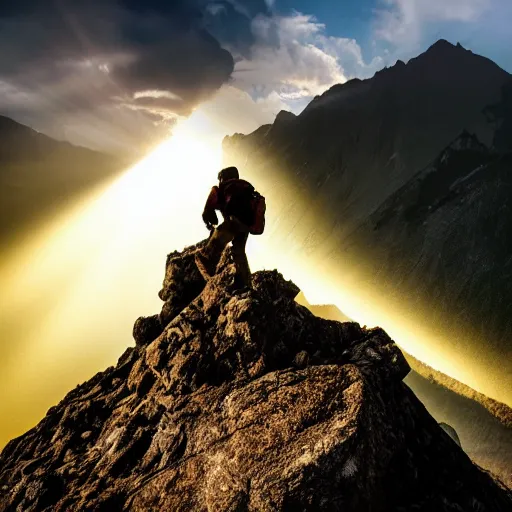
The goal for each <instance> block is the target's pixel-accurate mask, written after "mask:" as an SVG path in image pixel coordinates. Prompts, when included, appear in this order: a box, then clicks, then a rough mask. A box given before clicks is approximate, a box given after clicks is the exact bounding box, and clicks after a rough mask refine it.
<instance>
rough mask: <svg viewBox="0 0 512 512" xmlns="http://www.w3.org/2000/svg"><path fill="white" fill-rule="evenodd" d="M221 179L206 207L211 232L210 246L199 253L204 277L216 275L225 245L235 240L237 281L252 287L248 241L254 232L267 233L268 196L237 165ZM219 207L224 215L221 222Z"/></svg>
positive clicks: (207, 222) (206, 216)
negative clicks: (247, 249)
mask: <svg viewBox="0 0 512 512" xmlns="http://www.w3.org/2000/svg"><path fill="white" fill-rule="evenodd" d="M218 179H219V185H218V186H214V187H213V188H212V190H211V192H210V195H209V196H208V199H207V201H206V204H205V207H204V210H203V221H204V223H205V224H206V227H207V228H208V229H209V230H210V231H211V235H210V238H209V240H208V242H207V244H206V246H205V247H203V249H202V250H200V251H198V252H197V253H196V258H195V259H196V264H197V266H198V268H199V270H200V271H201V273H202V274H203V277H205V278H207V277H211V276H213V275H214V274H215V271H216V268H217V264H218V263H219V260H220V258H221V256H222V253H223V251H224V249H225V248H226V246H227V244H228V243H229V242H232V248H233V252H232V254H233V259H234V262H235V266H236V272H237V275H236V279H237V282H236V285H237V287H240V288H245V287H248V288H250V287H251V271H250V268H249V262H248V261H247V255H246V254H245V245H246V243H247V238H248V237H249V234H250V233H251V234H256V235H258V234H261V233H263V229H264V225H265V198H264V197H263V196H262V195H260V194H258V192H256V191H255V190H254V187H253V186H252V185H251V184H250V183H249V182H248V181H245V180H242V179H240V177H239V174H238V169H237V168H236V167H226V168H225V169H222V170H221V171H220V172H219V174H218ZM215 210H219V211H220V212H221V213H222V217H223V218H224V222H222V224H220V225H219V226H217V224H218V223H219V221H218V218H217V213H216V212H215ZM205 274H206V275H205Z"/></svg>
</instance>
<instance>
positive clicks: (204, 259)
mask: <svg viewBox="0 0 512 512" xmlns="http://www.w3.org/2000/svg"><path fill="white" fill-rule="evenodd" d="M235 233H236V230H235V228H234V227H233V225H232V222H231V221H230V220H226V221H224V222H222V223H221V224H220V225H219V226H218V227H216V228H215V230H214V231H213V233H212V235H211V236H210V239H209V240H208V242H207V244H206V245H205V247H203V249H202V250H200V251H198V252H197V254H196V258H197V259H199V262H200V263H201V264H202V266H203V267H204V268H205V270H206V273H207V274H208V275H209V276H213V275H214V274H215V270H216V268H217V265H218V264H219V261H220V258H221V256H222V253H223V252H224V249H225V248H226V246H227V245H228V243H229V242H231V241H232V240H233V237H234V236H235Z"/></svg>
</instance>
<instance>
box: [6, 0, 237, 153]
mask: <svg viewBox="0 0 512 512" xmlns="http://www.w3.org/2000/svg"><path fill="white" fill-rule="evenodd" d="M6 4H9V5H6ZM11 4H12V5H11ZM204 8H205V2H203V1H202V0H192V1H190V0H174V1H173V2H162V1H159V0H146V1H144V2H143V1H136V0H90V1H89V2H80V3H79V2H71V1H66V0H64V1H60V2H54V1H52V2H45V3H42V2H38V1H37V0H33V1H32V0H23V1H21V2H18V3H17V4H16V5H14V3H10V2H9V3H4V4H2V5H0V47H1V48H3V49H4V51H3V53H2V59H0V82H1V83H2V84H3V88H2V89H0V106H2V107H3V108H2V112H3V113H4V114H8V115H11V116H13V117H15V118H16V119H19V120H23V121H24V122H27V123H28V124H30V125H32V126H34V127H36V128H39V127H44V126H52V125H53V126H55V123H54V122H53V119H55V117H57V118H58V119H60V120H61V123H62V122H64V120H66V122H70V120H71V119H73V120H74V121H73V125H74V126H78V125H79V123H80V119H82V120H83V121H84V122H85V119H87V120H88V121H89V122H90V120H91V115H97V116H98V119H99V121H100V124H101V125H102V126H105V122H104V120H105V119H106V118H107V117H108V115H111V114H112V113H113V112H114V111H117V112H121V111H124V112H123V114H122V115H120V116H119V115H116V116H113V117H112V118H111V119H112V124H113V125H114V123H115V122H116V120H117V119H122V120H123V122H126V121H127V118H132V124H136V125H138V126H143V127H144V129H142V132H141V133H139V134H137V132H138V131H137V129H133V130H128V132H133V133H134V134H135V138H136V139H137V138H138V137H139V136H140V137H145V136H146V135H147V133H148V130H146V128H145V127H146V126H153V125H154V123H155V117H154V116H155V115H158V114H159V113H161V114H162V115H161V119H168V118H169V113H170V112H171V111H172V113H173V114H174V115H175V116H184V115H187V114H189V113H190V112H191V111H192V108H193V107H194V106H195V105H197V104H198V103H200V102H201V101H204V100H205V99H207V98H208V97H210V96H211V95H212V94H213V93H214V92H215V91H216V90H218V89H219V88H220V87H221V86H222V84H224V83H226V82H227V81H228V80H229V78H230V76H231V73H232V71H233V69H234V61H233V57H232V56H231V54H230V53H229V52H228V51H227V50H225V49H223V48H222V47H221V45H220V43H219V42H218V41H217V39H216V38H214V37H213V36H212V35H211V34H210V33H209V32H208V31H207V30H206V29H205V27H204V12H203V10H204ZM7 48H8V49H9V50H8V51H7V50H5V49H7ZM148 91H153V92H154V91H166V92H165V93H164V94H147V93H148ZM21 98H29V99H30V101H28V102H27V101H25V102H24V101H21ZM144 111H146V113H147V122H145V123H142V124H141V123H140V121H141V117H143V115H144ZM107 113H108V115H107ZM45 117H46V121H45ZM171 117H172V116H171ZM45 123H46V124H45ZM43 129H44V128H43ZM112 129H113V131H114V132H116V133H119V131H121V132H123V131H126V130H123V129H120V130H119V129H118V128H117V127H114V126H113V128H112ZM45 131H49V132H50V134H51V135H54V136H57V133H56V130H55V128H53V129H51V130H45ZM57 131H61V132H62V131H66V129H64V127H62V126H61V129H60V130H57ZM67 131H69V130H67ZM75 131H76V130H75ZM149 131H150V130H149ZM104 140H105V138H103V141H102V140H101V139H100V140H99V141H98V142H99V143H100V145H101V143H102V142H104ZM134 142H135V141H134V140H129V139H126V141H125V146H126V147H127V148H129V147H133V144H134Z"/></svg>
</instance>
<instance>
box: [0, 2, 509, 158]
mask: <svg viewBox="0 0 512 512" xmlns="http://www.w3.org/2000/svg"><path fill="white" fill-rule="evenodd" d="M511 19H512V1H510V0H167V1H165V0H87V1H85V0H83V1H80V0H48V1H46V2H41V1H40V0H18V2H2V3H1V4H0V48H1V50H0V51H1V52H2V56H1V58H0V115H6V116H8V117H11V118H13V119H15V120H17V121H19V122H21V123H23V124H27V125H29V126H31V127H33V128H34V129H36V130H38V131H41V132H43V133H46V134H48V135H51V136H53V137H55V138H58V139H62V140H68V141H70V142H72V143H74V144H79V145H84V146H88V147H92V148H95V149H100V150H104V151H109V152H115V153H125V152H130V151H134V150H135V149H137V150H141V151H145V150H147V149H148V148H149V147H151V146H152V145H154V144H155V143H156V142H157V141H160V140H162V139H163V138H166V137H168V135H169V133H171V131H172V128H173V126H175V124H176V122H177V121H179V120H181V119H184V118H186V117H188V116H189V115H190V114H191V113H192V112H193V110H194V109H196V108H198V106H200V105H201V104H202V103H203V102H205V101H206V100H211V99H212V98H213V99H214V100H215V101H214V103H213V104H214V108H213V109H210V110H211V115H214V116H216V117H217V118H218V120H219V121H220V123H221V126H222V129H223V130H224V131H225V132H226V134H230V133H233V132H242V133H247V132H250V131H252V130H254V129H256V128H257V127H258V126H260V125H261V124H264V123H268V122H272V121H273V119H274V118H275V116H276V114H277V113H278V112H279V111H280V110H282V109H286V110H290V111H292V112H294V113H296V114H298V113H300V112H301V111H302V109H303V108H304V107H305V106H306V105H307V104H308V103H309V101H311V99H312V98H313V97H314V96H315V95H317V94H321V93H322V92H323V91H325V90H327V89H328V88H329V87H330V86H332V85H334V84H336V83H341V82H344V81H346V80H347V79H350V78H353V77H359V78H367V77H371V76H372V75H373V74H374V73H375V72H376V71H377V70H379V69H381V68H383V67H384V66H389V65H393V64H394V63H395V62H396V60H397V59H402V60H405V61H407V60H408V59H409V58H411V57H414V56H416V55H418V54H419V53H421V52H422V51H425V50H426V49H427V48H428V47H429V46H430V45H431V44H433V43H434V42H435V41H436V40H438V39H440V38H444V39H447V40H449V41H450V42H452V43H454V44H455V43H456V42H460V43H461V44H462V45H463V46H464V47H466V48H468V49H471V50H472V51H474V52H475V53H479V54H482V55H485V56H487V57H489V58H491V59H492V60H494V61H495V62H497V63H498V64H499V65H500V66H501V67H503V68H504V69H505V70H507V71H509V72H512V51H511V50H510V48H512V31H510V30H509V24H508V22H509V21H510V20H511ZM210 105H211V102H210Z"/></svg>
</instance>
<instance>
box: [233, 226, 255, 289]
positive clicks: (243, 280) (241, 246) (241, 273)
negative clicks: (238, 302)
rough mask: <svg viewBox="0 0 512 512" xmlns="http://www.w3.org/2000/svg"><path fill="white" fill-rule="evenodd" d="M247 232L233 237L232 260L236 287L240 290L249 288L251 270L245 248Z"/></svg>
mask: <svg viewBox="0 0 512 512" xmlns="http://www.w3.org/2000/svg"><path fill="white" fill-rule="evenodd" d="M248 237H249V233H248V232H242V233H238V234H236V235H235V237H234V238H233V244H232V245H233V260H234V262H235V266H236V271H237V281H238V282H237V286H238V287H240V288H244V287H246V286H247V287H249V288H250V287H251V284H252V283H251V269H250V267H249V261H248V260H247V254H246V252H245V246H246V244H247V238H248Z"/></svg>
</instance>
